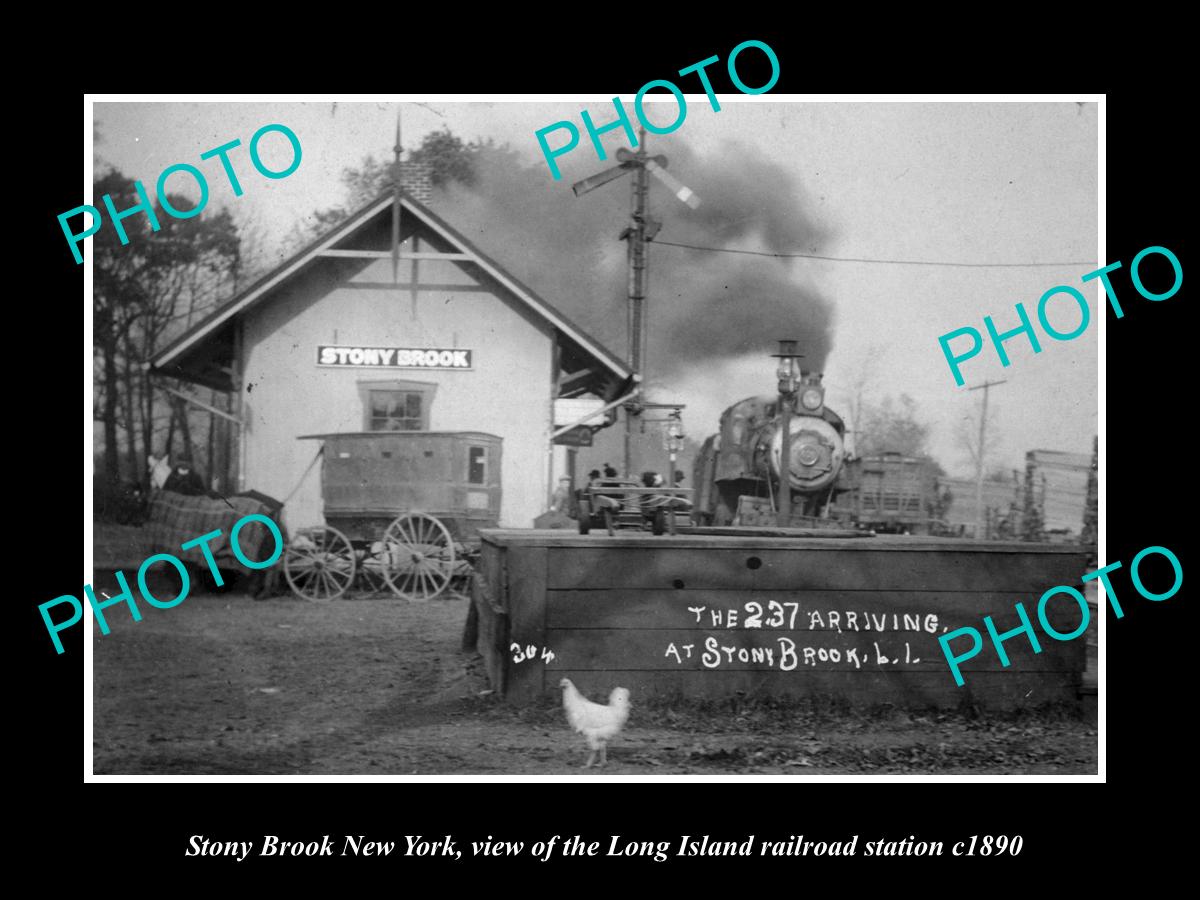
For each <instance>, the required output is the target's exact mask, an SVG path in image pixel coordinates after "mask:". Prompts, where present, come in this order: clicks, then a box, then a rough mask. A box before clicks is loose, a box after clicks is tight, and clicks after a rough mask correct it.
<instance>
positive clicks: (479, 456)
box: [467, 447, 487, 484]
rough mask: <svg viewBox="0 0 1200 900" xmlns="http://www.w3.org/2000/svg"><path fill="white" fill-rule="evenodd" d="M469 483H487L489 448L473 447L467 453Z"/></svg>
mask: <svg viewBox="0 0 1200 900" xmlns="http://www.w3.org/2000/svg"><path fill="white" fill-rule="evenodd" d="M467 482H468V483H470V484H486V483H487V448H486V447H472V448H470V450H468V451H467Z"/></svg>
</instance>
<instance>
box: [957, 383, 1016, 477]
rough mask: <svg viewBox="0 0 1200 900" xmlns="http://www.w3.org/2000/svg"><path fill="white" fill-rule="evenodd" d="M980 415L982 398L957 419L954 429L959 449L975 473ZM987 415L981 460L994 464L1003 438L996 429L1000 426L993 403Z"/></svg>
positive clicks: (977, 465)
mask: <svg viewBox="0 0 1200 900" xmlns="http://www.w3.org/2000/svg"><path fill="white" fill-rule="evenodd" d="M982 414H983V398H982V397H980V398H978V399H976V400H975V401H974V403H973V404H972V407H971V411H970V412H969V413H967V414H966V415H964V416H963V417H962V418H961V419H959V422H958V426H957V427H956V428H955V429H954V438H955V441H956V442H957V443H958V446H959V449H961V450H962V451H963V453H964V454H966V458H967V460H968V462H970V464H971V470H972V471H976V472H977V471H978V470H979V459H980V452H979V449H980V448H979V418H980V416H981V415H982ZM987 415H988V418H987V436H986V437H985V438H984V442H985V443H984V447H983V459H984V462H985V463H986V462H987V460H991V461H992V462H993V463H995V461H996V453H997V452H998V451H999V449H1000V446H1001V444H1002V443H1003V438H1002V436H1001V434H1000V430H999V428H998V426H999V424H1000V408H999V407H998V406H997V405H996V403H995V402H992V403H990V404H989V405H988V414H987ZM1004 471H1007V470H1004ZM1005 480H1007V479H1005Z"/></svg>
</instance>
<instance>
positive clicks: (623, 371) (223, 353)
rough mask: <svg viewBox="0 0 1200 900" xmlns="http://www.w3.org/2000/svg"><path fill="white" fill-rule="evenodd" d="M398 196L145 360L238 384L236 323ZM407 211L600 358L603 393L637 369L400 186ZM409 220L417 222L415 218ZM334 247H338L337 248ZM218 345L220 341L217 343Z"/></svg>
mask: <svg viewBox="0 0 1200 900" xmlns="http://www.w3.org/2000/svg"><path fill="white" fill-rule="evenodd" d="M394 202H395V198H394V197H393V195H392V193H391V192H390V191H389V192H388V193H387V194H386V195H383V196H380V197H378V198H376V199H375V200H373V201H371V202H370V203H368V204H366V205H365V206H363V207H362V208H361V209H359V210H358V211H357V212H355V213H354V214H353V215H351V216H349V217H348V218H347V219H345V220H344V221H343V222H341V223H340V224H339V225H337V226H335V227H333V228H332V229H330V230H329V231H326V232H325V233H324V234H322V235H320V236H319V237H317V238H316V239H315V240H313V241H312V242H310V243H309V244H308V245H306V246H305V247H303V248H302V249H301V250H299V251H298V252H297V253H295V254H294V255H293V256H292V257H290V258H289V259H287V260H285V261H284V262H282V263H281V264H280V265H278V266H276V267H275V268H274V269H272V270H271V271H269V272H267V273H266V274H264V275H262V276H261V277H260V278H258V279H257V280H256V281H254V282H253V283H251V284H250V285H248V286H247V287H246V288H245V289H244V290H242V291H241V292H239V293H237V294H235V295H234V296H233V297H231V298H230V299H229V300H227V301H225V302H224V303H223V304H221V305H220V306H219V307H217V308H216V309H215V310H213V311H212V312H211V313H210V314H209V315H208V316H206V317H205V318H203V319H201V320H200V321H199V322H197V323H196V324H195V325H193V326H192V327H191V328H189V329H187V330H186V331H184V332H183V333H182V334H180V335H179V336H178V337H176V338H175V339H174V340H173V341H171V342H170V343H169V344H167V346H165V347H164V348H163V349H161V350H159V351H158V352H157V353H156V354H155V355H154V356H153V357H151V359H150V360H149V361H148V362H147V363H146V367H147V368H148V369H150V370H151V371H155V372H160V373H161V374H164V375H171V376H174V377H177V378H182V379H184V380H186V381H193V382H196V383H198V384H204V385H207V386H209V387H214V388H217V389H218V390H232V389H233V383H232V378H231V376H230V370H229V365H230V362H231V360H232V352H233V351H232V348H233V346H234V340H233V331H232V327H231V326H232V322H233V320H234V319H235V318H236V317H237V316H239V315H241V314H242V313H244V312H246V311H247V310H248V309H250V308H252V307H254V306H257V305H258V304H260V303H262V302H264V301H268V300H269V299H270V298H271V297H273V296H275V294H276V292H277V290H278V288H280V287H281V286H282V285H285V284H286V283H288V282H289V281H290V280H291V279H293V278H296V277H298V276H300V275H302V274H304V273H306V272H308V271H310V270H311V268H312V267H313V266H314V265H316V264H317V263H319V262H320V261H322V260H326V261H327V260H330V259H336V258H337V257H336V251H337V250H338V249H339V248H340V247H341V246H342V245H343V244H344V242H346V241H348V240H349V239H351V238H353V237H354V236H355V235H356V234H360V233H362V231H363V229H364V228H366V227H368V226H369V225H370V224H371V223H372V222H373V221H374V220H375V219H376V218H377V217H382V216H385V215H387V214H388V213H389V211H390V210H391V208H392V204H393V203H394ZM400 202H401V206H402V208H403V212H404V213H406V214H409V215H411V216H412V217H413V218H414V219H415V220H416V221H417V222H419V223H421V225H423V226H424V228H426V229H428V230H429V231H430V232H432V233H433V234H435V235H437V237H438V238H439V239H440V240H442V241H444V242H445V243H447V244H448V245H449V247H450V250H449V251H447V252H448V253H452V254H453V255H454V260H455V261H457V262H460V263H463V262H465V263H467V264H473V265H475V266H477V267H478V270H479V271H480V272H481V273H482V274H483V275H484V276H485V277H487V278H488V279H490V280H491V281H493V282H494V283H495V284H496V285H497V286H498V288H499V289H500V290H502V291H503V292H504V293H506V294H507V295H508V296H509V297H511V298H513V299H515V300H516V301H517V302H518V303H520V304H521V305H523V306H524V307H525V308H526V309H528V310H529V311H530V312H532V313H533V314H534V315H535V316H536V317H537V318H538V319H540V320H541V321H543V322H545V323H546V324H548V325H550V326H551V327H552V328H554V329H555V330H556V331H557V333H558V334H559V335H560V338H561V339H562V341H563V348H564V350H565V351H566V353H567V354H570V355H571V356H572V357H573V358H574V357H581V356H582V357H586V358H589V364H588V366H587V368H593V367H592V365H591V361H594V363H596V364H598V369H597V370H596V373H595V375H596V377H594V378H593V379H591V380H593V381H595V382H596V384H597V385H600V384H603V385H604V387H603V389H601V390H598V391H597V393H601V394H603V395H607V394H609V393H612V391H613V390H615V388H616V386H617V385H618V384H620V383H623V382H625V381H627V380H628V379H629V378H630V377H631V376H632V375H633V370H632V369H630V367H629V366H628V364H627V363H625V362H624V361H623V360H621V358H620V357H618V356H617V355H616V354H615V353H613V352H612V351H611V350H609V349H608V348H607V347H605V346H604V345H603V344H601V343H600V342H599V341H598V340H596V339H595V338H594V337H592V336H591V335H589V334H588V333H587V332H585V331H584V330H583V329H582V328H580V327H579V326H578V325H576V324H575V323H574V322H572V321H571V320H570V319H569V318H567V317H566V316H565V315H564V314H563V313H562V312H561V311H560V310H558V309H557V308H555V307H554V306H553V305H552V304H551V303H549V302H548V301H547V300H545V299H544V298H542V297H541V296H539V295H538V294H537V293H536V292H535V291H533V290H532V289H531V288H530V287H529V286H528V285H525V284H524V283H522V282H521V281H520V280H518V279H517V278H515V277H514V276H513V275H512V274H511V273H509V272H508V271H506V270H505V269H504V268H502V267H501V266H500V265H499V264H498V263H497V262H495V261H494V260H493V259H491V258H490V257H489V256H487V255H486V254H484V253H483V252H482V251H481V250H480V249H479V248H478V247H476V246H475V244H474V243H472V242H471V241H469V240H468V239H467V238H466V237H465V236H464V235H463V234H462V233H461V232H459V231H458V230H457V229H455V228H454V227H453V226H451V225H450V224H449V223H448V222H446V221H445V220H444V219H442V218H441V217H440V216H438V215H436V214H435V213H433V212H432V211H431V210H430V209H429V208H428V207H426V206H425V205H424V204H422V203H420V202H419V201H417V200H415V199H413V198H412V197H410V196H409V195H408V194H407V193H405V192H403V191H402V192H401V194H400ZM408 221H413V219H409V220H408ZM330 251H334V253H333V254H331V253H330ZM214 344H215V345H217V346H214Z"/></svg>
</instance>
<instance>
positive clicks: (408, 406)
mask: <svg viewBox="0 0 1200 900" xmlns="http://www.w3.org/2000/svg"><path fill="white" fill-rule="evenodd" d="M370 399H371V423H370V425H371V427H370V428H369V429H368V430H370V431H421V430H422V423H423V422H424V421H425V417H424V416H423V415H422V414H421V406H422V404H421V399H422V398H421V395H420V394H410V393H408V392H407V391H371V392H370Z"/></svg>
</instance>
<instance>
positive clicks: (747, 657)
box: [663, 600, 947, 672]
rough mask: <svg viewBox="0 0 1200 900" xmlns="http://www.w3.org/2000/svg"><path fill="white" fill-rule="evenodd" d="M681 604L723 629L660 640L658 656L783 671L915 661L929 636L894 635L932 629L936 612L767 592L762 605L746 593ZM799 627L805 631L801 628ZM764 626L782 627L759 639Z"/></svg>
mask: <svg viewBox="0 0 1200 900" xmlns="http://www.w3.org/2000/svg"><path fill="white" fill-rule="evenodd" d="M687 611H688V613H689V614H691V615H693V616H695V624H698V625H708V626H710V628H711V629H718V628H719V629H722V631H720V632H718V633H712V631H710V632H708V633H706V634H705V636H704V638H703V639H701V640H699V641H698V642H697V641H695V640H692V641H691V642H690V643H683V642H682V641H676V640H671V641H668V642H667V644H666V647H665V649H664V651H663V656H664V657H666V658H668V659H671V660H674V661H675V663H676V664H677V665H679V666H682V667H687V668H703V669H719V668H722V667H730V666H734V665H737V666H739V667H744V666H746V665H750V666H753V667H761V668H767V669H772V668H774V669H779V670H780V671H783V672H790V671H792V670H794V669H796V668H798V667H800V666H810V667H815V668H816V667H834V666H836V667H839V668H848V667H849V666H853V667H854V668H855V669H861V668H862V667H863V666H880V667H882V666H896V665H901V664H904V665H916V664H919V663H920V662H921V656H920V653H922V652H924V651H922V650H921V649H920V648H921V646H924V645H926V644H927V643H928V641H927V640H926V641H920V642H916V643H917V649H916V650H915V651H914V648H913V644H914V641H912V640H903V639H902V638H899V637H898V635H901V634H905V633H907V634H912V633H923V634H930V635H932V634H936V633H937V632H938V629H939V625H938V617H937V613H912V612H906V613H900V612H869V611H866V610H861V611H860V610H836V609H825V610H822V609H816V608H814V609H805V610H802V609H801V605H800V603H798V602H792V601H788V602H783V601H778V600H768V601H767V602H766V604H765V605H764V604H762V603H759V602H757V601H750V602H748V603H745V604H743V605H742V606H740V607H728V606H723V607H717V606H689V607H687ZM941 630H942V631H943V632H944V631H946V630H947V629H946V628H945V627H942V628H941ZM806 631H807V632H809V634H807V635H804V632H806ZM770 632H787V633H786V634H776V635H774V636H771V637H766V638H765V639H764V637H763V635H764V634H767V633H770ZM835 635H836V636H835ZM860 635H862V637H861V638H860ZM901 645H902V646H901ZM826 664H828V665H826Z"/></svg>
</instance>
